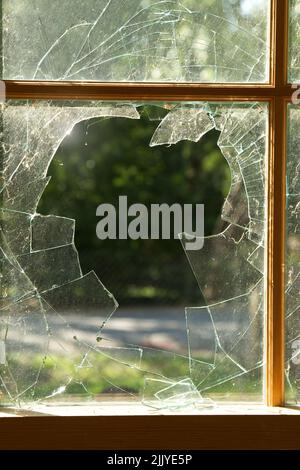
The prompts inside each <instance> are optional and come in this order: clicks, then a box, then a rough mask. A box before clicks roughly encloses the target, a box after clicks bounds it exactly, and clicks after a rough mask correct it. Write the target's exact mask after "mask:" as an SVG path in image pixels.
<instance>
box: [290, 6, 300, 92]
mask: <svg viewBox="0 0 300 470" xmlns="http://www.w3.org/2000/svg"><path fill="white" fill-rule="evenodd" d="M299 45H300V1H299V0H290V2H289V71H288V76H289V81H290V82H291V83H294V82H296V83H297V82H300V53H299Z"/></svg>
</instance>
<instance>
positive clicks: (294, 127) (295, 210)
mask: <svg viewBox="0 0 300 470" xmlns="http://www.w3.org/2000/svg"><path fill="white" fill-rule="evenodd" d="M299 111H300V110H299V106H297V105H289V108H288V138H287V143H288V144H287V145H288V147H287V205H286V210H287V214H286V216H287V228H286V292H285V295H286V382H287V386H286V400H287V402H288V403H292V404H298V405H299V403H300V323H299V320H300V310H299V295H300V282H299V281H300V257H299V253H300V251H299V248H300V226H299V221H300V211H299V207H300V178H299V168H300V167H299V152H300V138H299V129H300V112H299Z"/></svg>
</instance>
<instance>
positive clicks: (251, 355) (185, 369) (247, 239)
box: [0, 101, 297, 410]
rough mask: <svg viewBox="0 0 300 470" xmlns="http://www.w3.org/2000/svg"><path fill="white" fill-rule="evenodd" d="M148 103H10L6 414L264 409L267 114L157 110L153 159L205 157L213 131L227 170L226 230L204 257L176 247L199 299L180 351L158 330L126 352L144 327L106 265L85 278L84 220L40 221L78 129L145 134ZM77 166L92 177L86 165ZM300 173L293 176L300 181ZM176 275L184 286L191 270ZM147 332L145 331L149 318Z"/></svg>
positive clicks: (5, 159)
mask: <svg viewBox="0 0 300 470" xmlns="http://www.w3.org/2000/svg"><path fill="white" fill-rule="evenodd" d="M142 105H143V103H126V104H122V103H111V104H110V103H101V102H72V103H71V102H66V103H61V102H60V103H58V102H46V101H41V102H29V101H26V102H25V101H24V102H7V103H6V104H5V105H3V108H2V146H1V149H2V165H1V170H2V172H1V196H2V197H1V232H0V235H1V304H0V397H1V402H2V403H3V404H13V405H20V406H25V404H28V403H33V402H37V403H39V402H43V403H44V402H46V403H48V402H50V403H51V402H52V403H53V402H54V403H58V402H64V401H66V402H69V403H70V402H71V403H74V402H76V401H78V400H82V399H83V398H85V399H86V400H91V399H94V400H101V399H106V400H111V399H112V397H115V398H116V397H117V398H120V399H122V400H124V399H130V400H138V401H141V402H142V403H143V404H145V405H146V406H150V407H152V408H154V409H160V410H161V409H173V410H177V409H182V408H184V409H186V408H188V407H196V408H201V407H211V406H214V404H215V403H219V402H223V401H227V402H228V401H234V402H257V401H262V399H263V369H264V367H263V363H264V351H263V331H264V317H265V315H264V312H265V307H264V292H265V263H264V259H265V248H264V246H265V220H266V200H265V167H266V165H265V161H266V152H267V123H268V108H267V105H265V104H263V103H230V104H229V103H228V104H226V103H204V102H203V103H202V102H200V103H186V104H181V103H177V104H176V103H175V104H168V103H166V104H163V103H161V104H159V105H158V104H157V103H156V104H155V106H153V110H152V111H149V112H148V120H149V122H151V123H152V125H155V126H154V132H153V134H152V136H151V138H150V139H149V142H148V145H149V146H150V147H151V148H153V149H155V148H157V147H159V146H167V147H168V148H169V150H170V154H169V155H168V158H169V159H171V158H172V152H174V154H175V152H176V148H177V146H178V145H181V144H182V142H183V141H187V142H192V143H195V144H196V145H201V140H203V139H205V135H206V134H207V133H208V132H211V131H213V132H217V133H218V141H217V145H218V148H219V150H220V152H221V154H222V156H223V158H224V159H225V160H226V162H227V164H228V165H229V168H230V176H231V183H230V188H229V193H228V195H227V197H226V199H225V201H224V203H223V207H222V212H221V221H222V225H221V226H222V229H220V230H219V232H217V233H215V234H213V235H210V236H205V237H204V239H203V240H202V241H203V242H204V243H203V248H201V249H199V250H197V251H190V250H186V246H187V245H186V241H188V240H191V235H190V234H189V233H182V234H181V235H180V240H178V250H182V253H183V254H184V256H186V259H187V261H188V262H189V264H190V267H191V270H192V273H193V276H194V279H195V281H196V282H197V285H198V289H199V293H200V294H201V299H200V300H199V302H198V303H196V304H195V305H194V304H193V305H185V306H183V307H182V309H181V310H180V311H179V312H177V318H178V319H179V321H178V323H177V325H179V327H178V328H179V329H180V332H179V336H180V338H181V339H180V344H181V347H180V348H178V347H177V344H176V340H175V341H174V342H173V344H168V345H164V344H163V343H162V344H161V345H160V346H153V345H152V344H151V342H150V341H149V337H148V336H147V327H148V326H149V322H148V323H147V325H148V326H146V328H145V329H144V332H143V335H138V334H136V338H135V341H134V342H133V341H131V342H126V341H125V340H124V335H123V336H122V335H121V336H120V334H119V333H120V331H123V330H124V331H131V330H133V331H134V329H135V322H134V320H133V321H132V322H131V323H128V324H126V322H124V319H123V321H122V316H121V317H120V315H119V314H118V311H119V309H120V308H122V305H120V307H119V305H118V297H117V296H116V295H115V292H111V291H110V290H109V289H108V286H107V285H104V283H103V282H102V278H101V272H102V271H103V273H105V269H106V266H105V264H104V263H103V265H100V266H98V270H97V274H96V272H95V269H94V268H95V266H93V263H92V262H91V265H90V267H89V269H86V268H85V269H84V270H83V269H82V265H81V259H80V252H78V251H77V247H76V245H75V242H74V235H75V234H76V223H77V222H76V220H73V219H71V218H70V217H69V214H68V213H60V215H59V216H58V215H55V214H51V213H43V214H40V213H39V210H38V205H39V202H40V199H41V197H42V195H43V193H44V192H45V189H46V187H47V185H48V184H50V183H49V179H50V176H51V174H52V176H53V173H51V170H50V169H49V167H50V164H51V161H52V159H53V158H54V156H55V154H56V152H57V151H58V149H59V146H60V144H61V143H62V142H63V140H64V139H66V138H68V136H70V138H71V137H72V132H73V128H74V126H75V125H77V124H78V123H80V122H82V121H87V122H90V123H93V122H94V121H93V120H96V121H97V122H100V123H101V122H102V121H103V123H105V122H107V120H110V121H111V123H112V126H113V125H114V123H115V125H117V122H123V121H124V120H131V121H130V122H135V123H136V132H138V129H139V126H138V125H139V122H140V120H141V114H142V111H141V110H142ZM150 108H151V106H150ZM150 108H148V109H150ZM145 122H147V121H145ZM153 123H154V124H153ZM103 145H104V144H103ZM108 145H110V144H109V143H108ZM111 145H112V144H111ZM128 145H132V148H131V152H132V153H133V154H134V153H135V152H138V151H139V148H138V147H137V148H135V147H134V145H133V142H131V141H128ZM109 148H110V147H109ZM103 151H104V147H103ZM79 156H80V158H81V161H79V162H78V164H79V165H81V166H82V165H84V161H83V160H84V154H79ZM182 157H183V158H185V156H184V155H182ZM200 157H201V158H204V157H205V153H203V154H201V155H200ZM293 161H294V162H296V160H293ZM62 164H63V162H62ZM158 164H160V163H159V162H158ZM89 165H90V164H89ZM90 166H91V165H90ZM91 168H92V166H91ZM128 168H130V166H128ZM295 168H296V166H295ZM296 175H297V172H296V171H295V172H294V173H293V178H295V177H296ZM53 178H55V176H53ZM82 184H87V182H82ZM98 184H99V186H101V185H102V184H108V185H109V180H107V179H105V177H104V176H103V179H102V180H101V176H100V177H99V183H98ZM160 184H162V183H160ZM174 184H176V181H175V182H174ZM146 189H147V188H146V187H145V190H146ZM64 191H65V192H64V194H65V196H64V197H65V198H68V192H67V191H66V190H64ZM295 192H296V190H295ZM61 199H63V198H61ZM199 202H201V201H199ZM62 204H63V200H62ZM95 207H96V206H95ZM128 242H129V241H128ZM200 245H201V244H200ZM201 246H202V245H201ZM112 256H113V253H112ZM136 261H137V262H138V261H139V256H137V258H136ZM162 262H163V259H162ZM122 269H126V267H124V265H123V266H122ZM142 272H143V271H142V269H141V271H140V273H141V275H142ZM167 272H168V269H167V270H166V273H167ZM172 276H175V277H176V278H177V279H178V280H180V277H181V272H180V269H178V271H177V272H176V273H175V274H174V273H173V274H172ZM199 298H200V297H199ZM161 315H162V314H161ZM294 318H295V317H294ZM85 319H86V321H85ZM160 320H164V321H166V323H164V329H167V330H168V328H169V329H170V328H172V326H171V322H169V323H168V322H167V320H168V318H167V316H165V317H162V318H161V317H160V318H159V321H160ZM139 321H140V322H143V316H142V314H141V315H140V319H139ZM159 321H158V325H160V323H159ZM166 325H168V326H167V327H166ZM173 328H174V325H173ZM158 333H160V331H158ZM120 338H121V339H120ZM122 338H123V339H122Z"/></svg>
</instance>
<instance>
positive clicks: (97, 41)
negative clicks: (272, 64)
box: [2, 0, 270, 83]
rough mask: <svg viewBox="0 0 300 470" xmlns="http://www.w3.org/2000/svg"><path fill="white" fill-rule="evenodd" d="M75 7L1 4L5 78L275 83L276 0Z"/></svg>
mask: <svg viewBox="0 0 300 470" xmlns="http://www.w3.org/2000/svg"><path fill="white" fill-rule="evenodd" d="M71 3H72V8H70V5H69V2H66V1H61V0H52V1H51V2H50V1H48V0H22V1H19V0H3V1H2V9H3V56H4V57H3V77H4V78H5V79H11V80H13V79H14V80H60V81H64V80H67V81H70V80H77V81H78V80H84V81H87V80H90V81H99V82H101V81H112V82H117V81H131V82H145V81H147V82H200V83H203V82H208V83H209V82H210V83H211V82H216V83H230V82H231V83H233V82H236V83H241V82H252V83H258V82H267V81H268V79H269V36H270V35H269V11H270V1H269V0H237V1H220V0H212V1H204V0H202V1H199V0H172V1H170V0H84V1H83V0H72V2H71ZM33 24H34V25H35V27H34V30H33V28H32V25H33Z"/></svg>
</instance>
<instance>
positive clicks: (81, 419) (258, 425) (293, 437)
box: [0, 403, 300, 450]
mask: <svg viewBox="0 0 300 470" xmlns="http://www.w3.org/2000/svg"><path fill="white" fill-rule="evenodd" d="M0 449H6V450H11V449H13V450H17V449H18V450H24V449H28V450H30V449H33V450H40V449H45V450H48V449H55V450H64V449H65V450H72V449H83V450H98V449H99V450H111V449H116V450H142V449H143V450H171V449H173V450H175V449H181V450H202V449H203V450H223V449H225V450H226V449H228V450H231V449H237V450H238V449H245V450H249V449H256V450H260V449H300V408H299V409H296V408H295V409H293V408H267V407H265V406H261V405H257V406H254V405H253V404H252V405H243V406H237V405H226V406H222V407H216V408H213V409H206V410H202V411H197V412H195V411H193V412H192V411H191V412H190V413H189V414H187V412H186V411H185V412H184V414H183V413H182V414H179V413H178V412H177V413H176V414H175V413H171V412H164V413H162V412H159V413H158V412H154V411H153V410H149V409H148V408H145V407H143V406H141V405H136V404H132V403H115V404H113V405H112V404H105V403H102V404H100V405H93V406H89V405H80V406H63V405H62V406H37V407H35V409H33V410H28V411H24V410H22V412H21V411H17V410H14V409H3V411H2V412H1V413H0Z"/></svg>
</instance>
